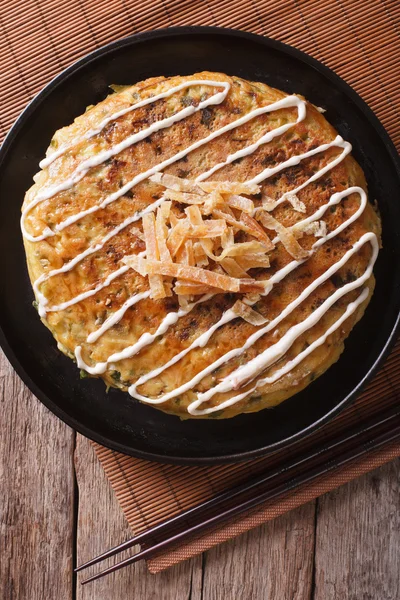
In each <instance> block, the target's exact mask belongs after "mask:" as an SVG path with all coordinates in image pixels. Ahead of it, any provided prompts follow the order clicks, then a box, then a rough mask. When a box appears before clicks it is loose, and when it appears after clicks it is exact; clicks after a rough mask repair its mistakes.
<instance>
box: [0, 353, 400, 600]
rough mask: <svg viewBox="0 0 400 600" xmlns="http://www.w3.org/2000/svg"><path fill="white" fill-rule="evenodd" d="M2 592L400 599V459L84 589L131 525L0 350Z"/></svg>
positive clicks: (20, 598) (76, 442) (189, 598)
mask: <svg viewBox="0 0 400 600" xmlns="http://www.w3.org/2000/svg"><path fill="white" fill-rule="evenodd" d="M0 382H1V436H0V489H1V495H0V522H1V534H0V598H1V599H2V600H128V599H129V600H139V599H140V600H153V599H154V600H155V599H157V600H239V599H240V600H289V599H290V600H308V599H313V600H336V599H338V598H340V600H347V599H348V600H399V598H400V578H399V564H400V459H398V460H396V461H394V462H392V463H390V464H387V465H385V466H384V467H382V468H380V469H378V470H376V471H374V472H372V473H370V474H368V475H366V476H364V477H362V478H360V479H357V480H356V481H353V482H351V483H350V484H348V485H346V486H343V487H341V488H339V489H338V490H335V491H333V492H331V493H329V494H326V495H325V496H323V497H321V498H319V499H318V500H317V501H315V502H311V503H309V504H307V505H304V506H302V507H300V508H299V509H297V510H294V511H292V512H290V513H288V514H286V515H284V516H282V517H280V518H279V519H276V520H275V521H273V522H271V523H268V524H266V525H264V526H263V527H260V528H258V529H255V530H253V531H251V532H249V533H247V534H246V535H242V536H241V537H239V538H236V539H235V540H232V541H231V542H229V543H226V544H223V545H221V546H219V547H217V548H215V549H213V550H211V551H209V552H207V553H205V554H203V555H202V556H199V557H196V558H194V559H192V560H190V561H187V562H185V563H182V564H180V565H178V566H177V567H175V568H172V569H170V570H168V571H166V572H164V573H161V574H159V575H151V574H150V573H149V572H148V571H147V570H146V566H145V565H144V564H139V565H132V566H130V567H128V568H127V569H124V570H122V571H120V572H118V573H115V574H114V575H111V576H110V577H108V578H105V579H102V580H99V581H97V582H94V583H92V584H89V585H87V586H84V587H82V586H81V585H80V576H79V577H78V578H77V579H76V578H75V577H74V575H73V567H74V566H75V565H76V564H78V563H81V562H83V561H85V560H87V559H89V558H90V557H92V556H93V555H96V554H99V553H100V552H101V551H102V550H105V549H106V548H109V547H110V546H112V545H115V544H116V543H118V542H120V541H122V540H124V539H125V538H127V537H128V536H130V534H131V532H130V530H129V528H128V526H127V523H126V521H125V519H124V516H123V514H122V512H121V509H120V508H119V505H118V503H117V501H116V499H115V497H114V494H113V491H112V489H111V487H110V485H109V483H108V481H107V479H106V477H105V475H104V473H103V471H102V468H101V466H100V464H99V462H98V461H97V459H96V456H95V454H94V451H93V449H92V446H91V444H90V442H89V441H88V440H87V439H86V438H84V437H82V436H80V435H77V434H76V433H75V432H74V431H72V430H71V429H70V428H69V427H67V426H66V425H64V424H63V423H62V422H61V421H59V420H58V419H57V418H56V417H55V416H53V415H52V414H51V413H50V412H49V411H48V410H47V409H46V408H45V407H44V406H42V405H41V404H40V402H39V401H38V400H36V398H35V397H34V396H33V395H32V394H31V393H30V392H29V391H28V390H27V388H26V387H25V386H24V384H23V383H22V382H21V381H20V380H19V378H18V377H17V376H16V375H15V374H14V372H13V370H12V368H11V367H10V365H9V364H8V362H7V360H6V359H5V358H4V356H1V359H0Z"/></svg>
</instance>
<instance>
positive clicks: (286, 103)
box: [21, 96, 304, 316]
mask: <svg viewBox="0 0 400 600" xmlns="http://www.w3.org/2000/svg"><path fill="white" fill-rule="evenodd" d="M298 103H302V104H304V102H303V101H302V100H300V99H299V98H297V96H288V97H287V98H283V99H282V100H279V101H278V102H275V103H274V104H270V105H268V106H267V107H265V109H255V111H259V110H264V112H269V111H270V110H272V108H271V107H272V106H275V110H277V108H276V106H278V108H284V107H292V106H297V105H298ZM299 106H301V105H299ZM267 109H268V110H267ZM255 111H251V112H250V113H248V114H247V115H245V116H243V117H241V118H240V119H237V120H236V121H234V122H232V123H229V124H228V125H225V126H224V127H221V128H220V129H217V130H216V131H214V132H213V133H211V134H210V135H209V136H207V137H206V138H204V139H203V140H199V141H198V142H195V143H194V144H192V145H191V146H189V147H188V148H186V149H185V150H182V151H181V152H178V154H175V155H174V156H172V157H171V158H169V159H167V160H165V161H163V162H161V163H159V164H158V165H156V166H155V167H152V168H151V169H148V170H147V171H145V172H144V173H140V174H139V175H137V176H136V177H134V178H133V179H132V180H131V181H129V182H128V183H126V184H125V185H124V186H123V187H122V188H120V189H119V190H118V191H116V192H114V193H113V194H110V195H109V196H107V198H106V199H105V200H104V201H103V202H102V203H101V204H99V205H96V206H95V207H92V208H89V209H87V210H86V211H81V212H80V213H78V214H77V215H75V216H74V217H70V218H69V219H67V220H66V221H68V224H71V223H72V222H75V221H77V220H79V219H80V218H82V217H83V216H85V215H87V214H90V213H92V212H95V211H96V210H98V209H99V208H104V207H105V206H107V205H108V204H110V203H111V202H114V201H115V200H117V199H118V198H119V197H121V196H123V195H124V194H126V192H127V191H129V190H130V189H131V188H132V187H134V186H135V185H137V184H138V183H140V182H141V181H144V180H146V179H148V178H149V177H151V175H155V174H156V173H158V172H159V171H161V170H162V169H165V168H166V167H168V166H169V165H171V164H173V163H174V162H176V161H177V160H180V159H181V158H183V157H184V156H186V155H187V154H189V152H192V151H193V150H196V149H197V148H199V147H201V146H203V145H204V144H206V143H208V142H209V141H211V140H213V139H215V138H217V137H219V136H220V135H222V134H224V133H226V132H227V131H230V130H232V129H235V128H236V127H238V126H240V125H242V124H244V123H246V122H247V121H250V120H251V119H253V118H254V116H253V113H254V112H255ZM299 113H300V108H299ZM294 125H295V123H292V124H291V126H294ZM271 133H272V132H271ZM34 202H36V199H35V200H34ZM162 202H164V199H163V198H160V199H159V200H156V201H155V202H153V203H152V204H149V206H147V207H146V208H145V209H143V210H142V211H140V212H138V213H136V214H135V215H133V216H132V217H128V218H127V219H125V221H123V222H122V223H121V224H120V225H118V226H117V227H115V229H113V230H111V231H110V232H109V233H108V234H107V235H106V236H105V237H104V238H103V241H102V242H101V243H98V244H95V245H94V246H91V247H89V248H88V249H87V250H85V251H84V252H81V253H80V254H78V255H77V256H76V257H75V258H74V259H73V260H71V261H69V262H68V263H66V264H65V265H64V266H63V267H62V268H61V270H60V269H55V270H53V271H50V272H49V273H45V274H43V275H42V276H41V277H39V279H37V280H36V281H35V283H34V290H35V293H36V295H37V299H38V305H39V314H40V316H45V314H46V312H48V309H47V308H46V305H47V301H46V298H45V296H44V295H43V294H41V293H40V290H39V286H40V285H41V284H42V283H43V282H44V281H47V280H48V279H50V278H51V277H54V276H55V275H58V274H59V273H65V272H67V271H69V270H71V269H72V268H73V267H75V265H77V264H78V263H79V262H80V261H81V260H83V259H84V258H86V257H87V256H90V255H91V254H93V253H95V252H97V251H98V250H101V248H103V246H104V244H105V243H107V242H108V241H109V240H110V239H111V238H112V237H114V236H115V235H117V234H118V233H120V231H122V230H123V229H125V227H127V226H129V225H132V224H133V223H135V222H136V221H138V220H139V219H141V218H142V217H143V215H145V214H146V213H148V212H152V211H154V210H155V209H156V208H157V207H158V206H160V204H162ZM29 206H32V207H33V203H31V204H30V205H29ZM29 206H28V208H29ZM28 208H27V209H25V211H26V210H28ZM25 214H27V213H25ZM23 218H24V213H23V214H22V217H21V229H22V232H23V234H24V236H25V237H26V238H27V239H29V240H30V241H33V242H38V241H40V240H41V239H44V238H43V237H42V236H37V237H36V238H33V237H32V236H31V237H29V235H30V234H28V233H27V232H26V231H25V227H24V225H23ZM66 221H65V222H66ZM65 222H64V223H65ZM60 225H61V224H60ZM46 237H47V236H46ZM73 303H74V302H73Z"/></svg>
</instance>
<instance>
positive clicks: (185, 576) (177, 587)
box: [75, 436, 202, 600]
mask: <svg viewBox="0 0 400 600" xmlns="http://www.w3.org/2000/svg"><path fill="white" fill-rule="evenodd" d="M75 465H76V475H77V482H78V490H79V504H78V535H77V561H78V563H79V564H80V563H82V562H84V561H86V560H88V559H89V558H92V557H93V556H96V555H98V554H100V553H101V552H102V551H103V550H105V549H106V548H109V547H111V546H114V545H116V544H117V543H120V542H121V541H123V540H124V539H126V538H129V537H131V536H132V532H131V530H130V529H129V527H128V525H127V522H126V520H125V517H124V516H123V513H122V510H121V508H120V506H119V504H118V502H117V500H116V498H115V496H114V492H113V491H112V489H111V486H110V484H109V482H108V480H107V478H106V476H105V474H104V471H103V469H102V467H101V465H100V463H99V461H98V460H97V458H96V456H95V453H94V450H93V448H92V445H91V443H90V442H89V440H87V439H86V438H84V437H82V436H78V437H77V444H76V451H75ZM133 550H134V549H133ZM130 553H132V550H131V551H129V552H128V553H125V554H122V555H120V557H119V558H118V560H120V559H122V558H125V557H126V556H128V555H129V554H130ZM113 562H114V559H110V561H107V562H105V563H104V566H108V565H110V564H112V563H113ZM201 563H202V561H201V557H197V558H195V559H192V560H190V561H187V562H185V563H181V564H180V565H178V566H177V567H174V568H172V569H169V570H168V571H165V572H164V573H160V574H159V575H151V574H150V573H149V572H148V571H147V568H146V565H145V564H144V563H140V564H137V565H131V566H129V567H127V568H126V569H123V570H121V571H118V572H117V573H113V574H112V575H110V576H108V577H106V578H104V579H100V580H98V581H95V582H93V583H92V584H89V585H87V586H81V585H80V581H81V580H82V579H84V578H85V577H86V576H87V575H89V574H91V573H92V572H94V571H97V570H98V569H99V565H97V566H94V567H92V569H88V571H87V572H85V573H84V574H83V573H82V574H79V575H78V584H77V594H76V598H77V600H111V599H112V600H181V599H182V600H183V599H189V598H190V599H191V600H197V599H198V600H200V598H201V595H200V591H201Z"/></svg>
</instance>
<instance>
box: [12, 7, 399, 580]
mask: <svg viewBox="0 0 400 600" xmlns="http://www.w3.org/2000/svg"><path fill="white" fill-rule="evenodd" d="M173 25H174V26H176V25H219V26H225V27H232V28H237V29H243V30H246V31H252V32H254V33H258V34H262V35H268V36H269V37H272V38H276V39H279V40H281V41H283V42H286V43H288V44H291V45H293V46H296V47H297V48H299V49H301V50H303V51H305V52H307V53H309V54H310V55H312V56H314V57H315V58H317V59H319V60H321V61H322V62H324V63H325V64H327V65H328V66H329V67H331V68H332V69H334V70H335V71H336V72H337V73H338V74H339V75H341V76H342V77H343V78H344V79H346V81H347V82H348V83H350V84H351V85H352V86H353V87H354V89H355V90H356V91H357V92H358V93H359V94H360V95H361V96H362V97H363V98H364V100H366V102H367V103H368V104H369V105H370V107H371V108H372V109H373V110H374V111H375V113H376V114H377V115H378V117H379V118H380V120H381V121H382V123H383V124H384V126H385V127H386V129H387V131H388V132H389V134H390V135H391V137H392V140H393V141H394V143H395V144H396V146H397V148H398V149H400V120H399V119H398V116H397V107H398V105H399V102H400V78H399V64H400V3H399V2H398V0H364V1H362V0H282V1H281V2H276V1H273V0H231V1H230V2H228V1H227V0H170V1H168V0H97V1H94V0H64V1H63V2H62V4H61V3H60V0H0V28H1V37H0V49H1V52H0V84H1V90H2V98H1V106H0V134H1V136H4V135H5V134H6V132H7V131H8V129H9V128H10V126H11V124H12V122H13V121H14V120H15V118H16V117H17V115H18V114H19V113H20V112H21V110H22V109H23V108H24V107H25V105H26V104H27V102H28V101H29V100H30V99H31V98H32V97H33V96H34V95H35V94H36V93H37V92H38V91H39V90H40V89H41V88H42V87H43V86H44V85H45V84H46V83H47V82H48V81H49V80H50V79H51V78H52V77H54V76H55V75H56V74H57V73H59V72H60V71H61V70H62V69H64V68H65V67H67V66H68V65H70V64H71V63H73V62H74V61H75V60H77V59H78V58H80V57H82V56H84V55H85V54H87V53H88V52H90V51H92V50H94V49H96V48H99V47H100V46H102V45H104V44H106V43H108V42H111V41H113V40H116V39H118V38H121V37H125V36H127V35H130V34H132V33H136V32H139V31H145V30H149V29H155V28H160V27H168V26H173ZM399 392H400V344H399V345H398V346H397V347H396V348H395V350H394V351H393V352H392V354H391V356H390V357H389V359H388V360H387V362H386V364H385V366H384V368H383V369H382V370H381V372H380V373H379V375H378V376H377V377H376V378H375V379H374V380H373V382H372V383H371V384H370V385H369V386H368V388H367V390H366V391H365V392H364V393H363V394H362V396H361V397H360V398H359V399H358V400H357V401H356V402H355V403H354V404H353V405H352V406H351V407H350V408H348V409H347V410H346V411H344V412H343V413H341V415H339V417H337V418H336V419H335V420H334V421H332V422H331V423H329V424H328V425H326V426H325V427H324V428H322V429H321V430H319V431H318V432H316V433H314V434H313V435H312V436H310V437H309V438H307V440H305V441H303V442H301V443H298V444H296V447H290V448H289V449H286V450H283V451H280V452H278V453H275V454H274V455H270V456H268V457H265V458H261V459H257V460H254V461H252V462H250V463H245V464H240V465H229V466H219V467H210V468H206V467H201V468H200V467H174V466H169V465H159V464H155V463H149V462H146V461H141V460H137V459H133V458H130V457H127V456H124V455H121V454H118V453H116V452H113V451H111V450H108V449H106V448H102V447H100V446H98V445H96V451H97V454H98V457H99V459H100V461H101V463H102V465H103V467H104V469H105V471H106V473H107V475H108V477H109V479H110V481H111V484H112V486H113V488H114V490H115V493H116V495H117V497H118V499H119V501H120V504H121V506H122V508H123V510H124V512H125V515H126V517H127V519H128V522H129V524H130V525H131V527H132V529H133V530H134V531H135V532H140V531H144V530H145V529H146V528H148V527H149V526H151V525H152V524H155V523H156V522H157V521H160V520H161V519H164V518H166V517H168V516H170V515H172V514H174V513H177V512H179V511H181V510H182V509H184V508H188V507H189V506H191V505H193V504H195V503H197V502H199V501H201V500H202V499H205V498H207V497H209V496H211V495H212V494H214V493H216V492H217V491H219V490H222V489H224V488H226V487H228V486H230V485H232V484H233V483H235V482H237V481H240V480H241V479H243V478H244V477H248V476H249V475H250V474H251V473H257V472H258V471H260V470H261V469H265V468H266V467H267V466H273V465H274V464H276V463H277V462H278V461H281V460H282V459H284V458H285V457H288V456H290V454H291V453H292V452H299V451H300V450H302V449H305V448H306V447H309V446H311V445H312V444H318V443H320V442H321V441H322V440H323V439H325V438H326V436H328V435H331V434H333V433H334V432H335V431H338V430H341V429H343V428H344V427H346V426H349V425H351V424H352V423H353V422H356V421H358V420H360V419H363V418H366V417H368V416H370V415H373V414H374V413H376V412H378V411H380V410H383V409H384V408H386V407H388V406H390V405H393V404H395V403H396V402H398V401H399ZM399 455H400V444H391V445H389V446H387V447H386V448H384V449H383V450H380V451H379V452H374V453H373V454H372V455H371V456H370V457H368V458H367V459H363V460H361V461H355V462H353V463H352V464H351V465H350V466H347V467H345V468H342V469H341V470H340V471H337V472H336V473H335V474H334V475H332V474H329V473H328V474H326V475H325V476H324V477H321V478H320V479H319V480H318V481H317V482H316V483H314V484H313V485H309V486H305V487H303V488H301V489H297V490H296V491H295V492H291V493H289V494H287V495H286V496H284V497H281V498H280V499H279V501H278V502H276V501H275V502H269V503H267V504H265V505H264V506H263V507H262V508H261V509H260V510H257V511H256V512H253V513H251V514H249V515H248V516H246V517H245V518H242V519H241V520H240V521H238V522H235V523H231V524H228V525H226V526H224V527H221V528H220V529H219V530H218V531H215V532H212V533H210V534H209V535H207V536H205V537H203V538H201V539H199V540H197V541H195V542H192V543H190V544H187V545H185V546H182V547H180V548H179V549H177V550H175V551H173V552H169V553H167V554H164V555H161V556H160V557H158V558H157V559H154V560H152V561H150V563H149V568H150V570H151V571H152V572H157V571H160V570H162V569H165V568H167V567H168V566H170V565H172V564H175V563H177V562H179V561H181V560H184V559H186V558H188V557H190V556H193V555H194V554H196V553H198V552H201V551H203V550H206V549H208V548H211V547H212V546H214V545H216V544H218V543H220V542H222V541H225V540H227V539H229V538H231V537H233V536H235V535H238V534H239V533H242V532H244V531H246V530H248V529H250V528H252V527H255V526H257V525H259V524H261V523H263V522H265V521H267V520H269V519H272V518H274V517H276V516H278V515H280V514H282V513H283V512H285V511H287V510H290V509H291V508H294V507H296V506H299V505H300V504H303V503H304V502H307V501H309V500H311V499H312V498H315V497H317V496H319V495H320V494H323V493H325V492H327V491H329V490H332V489H334V488H335V487H337V486H338V485H341V484H343V483H345V482H347V481H350V480H351V479H353V478H354V477H358V476H359V475H361V474H363V473H366V472H367V471H369V470H371V469H374V468H376V467H377V466H379V465H381V464H383V463H385V462H386V461H388V460H391V459H393V458H395V457H396V456H399ZM116 541H117V540H116Z"/></svg>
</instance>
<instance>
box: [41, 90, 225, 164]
mask: <svg viewBox="0 0 400 600" xmlns="http://www.w3.org/2000/svg"><path fill="white" fill-rule="evenodd" d="M193 85H206V86H208V87H210V86H214V87H222V88H224V90H226V93H227V92H228V91H229V89H230V84H229V83H227V82H226V81H211V80H210V79H206V80H204V81H203V80H200V81H199V80H191V81H185V82H184V83H181V84H179V85H176V86H175V87H172V88H170V89H168V90H166V91H165V92H161V93H160V94H157V95H156V96H150V97H149V98H146V99H145V100H140V102H136V103H135V104H132V105H131V106H128V107H127V108H123V109H121V110H119V111H118V112H115V113H113V114H112V115H110V116H109V117H106V118H105V119H103V120H102V121H101V122H100V124H99V125H98V126H97V127H96V128H95V129H90V130H89V131H87V132H86V133H85V134H84V135H83V136H82V137H80V138H79V139H77V140H75V141H74V142H73V143H72V144H69V145H68V146H63V147H61V148H59V149H58V150H56V151H55V152H52V153H51V154H50V155H49V156H46V158H44V159H43V160H41V161H40V163H39V167H40V168H41V169H44V168H45V167H48V166H49V165H50V164H51V163H52V162H54V161H55V160H56V158H59V157H60V156H62V155H63V154H65V152H67V151H68V150H70V149H71V148H74V147H75V146H77V145H78V144H80V143H81V142H83V141H85V140H89V139H90V138H92V137H94V136H95V135H98V134H99V133H101V131H102V130H103V129H104V127H106V126H107V125H108V124H109V123H111V122H112V121H115V120H116V119H119V117H122V116H124V115H126V114H127V113H130V112H132V111H133V110H136V109H138V108H142V107H143V106H147V105H148V104H153V103H154V102H156V101H157V100H163V99H164V98H170V97H171V96H173V94H176V92H180V91H181V90H184V89H186V88H188V87H192V86H193ZM226 93H225V96H226Z"/></svg>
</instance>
